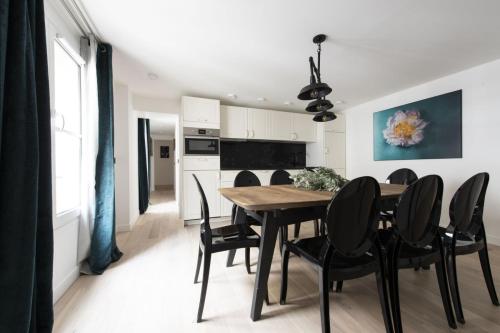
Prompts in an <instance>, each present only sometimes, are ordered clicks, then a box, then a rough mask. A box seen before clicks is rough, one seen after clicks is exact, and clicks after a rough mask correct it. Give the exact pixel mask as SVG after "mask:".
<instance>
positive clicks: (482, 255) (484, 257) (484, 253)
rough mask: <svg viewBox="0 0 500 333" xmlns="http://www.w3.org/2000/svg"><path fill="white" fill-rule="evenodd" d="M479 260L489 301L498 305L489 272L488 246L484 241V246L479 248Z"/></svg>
mask: <svg viewBox="0 0 500 333" xmlns="http://www.w3.org/2000/svg"><path fill="white" fill-rule="evenodd" d="M479 260H480V261H481V268H482V269H483V275H484V280H485V281H486V286H487V287H488V292H489V293H490V298H491V302H492V303H493V304H494V305H496V306H499V305H500V304H499V303H498V297H497V292H496V290H495V284H494V283H493V276H492V274H491V267H490V259H489V256H488V248H487V246H486V242H485V244H484V248H483V249H481V250H479Z"/></svg>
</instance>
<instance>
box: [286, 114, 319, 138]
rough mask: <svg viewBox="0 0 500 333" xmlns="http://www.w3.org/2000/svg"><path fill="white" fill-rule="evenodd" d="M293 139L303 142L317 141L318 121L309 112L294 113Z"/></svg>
mask: <svg viewBox="0 0 500 333" xmlns="http://www.w3.org/2000/svg"><path fill="white" fill-rule="evenodd" d="M292 119H293V134H292V136H293V140H295V141H302V142H315V141H316V127H317V123H316V122H314V121H313V116H312V115H308V114H301V113H298V114H293V117H292Z"/></svg>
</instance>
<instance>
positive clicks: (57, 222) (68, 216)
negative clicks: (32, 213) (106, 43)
mask: <svg viewBox="0 0 500 333" xmlns="http://www.w3.org/2000/svg"><path fill="white" fill-rule="evenodd" d="M55 43H57V44H58V45H59V46H60V47H61V48H62V49H63V50H64V51H65V52H66V53H67V54H68V55H69V56H70V57H71V58H72V59H73V61H74V62H75V63H76V64H77V65H78V66H79V67H80V134H76V133H73V132H70V131H64V130H62V132H66V133H68V134H70V135H73V136H75V137H78V138H79V139H80V161H79V162H80V163H79V164H80V175H79V176H80V180H79V181H80V205H79V206H77V207H74V208H72V209H69V210H66V211H63V212H60V213H57V209H56V207H57V203H56V199H57V193H56V188H57V186H56V166H55V158H54V156H55V142H56V137H55V134H56V131H58V129H57V128H56V126H55V118H56V114H57V110H56V109H55V105H54V106H53V107H52V108H51V118H52V122H51V123H52V125H51V136H52V179H53V182H52V198H53V206H52V207H53V210H54V229H58V228H60V227H62V226H64V225H66V224H68V223H70V222H71V221H74V220H75V218H78V217H79V216H80V214H81V203H82V189H83V186H84V184H83V181H82V170H83V165H82V162H83V161H82V154H83V142H84V140H83V132H84V131H83V130H84V129H83V109H84V108H83V106H84V101H83V98H84V88H85V86H84V84H85V79H84V66H85V64H86V62H85V60H84V59H83V58H82V57H81V56H80V55H79V54H78V53H77V52H76V51H75V50H74V49H73V48H72V47H71V46H70V45H69V43H68V42H67V41H66V40H65V39H64V37H62V36H61V35H60V34H56V36H55V38H53V39H52V46H51V48H52V50H51V51H52V52H51V61H52V73H51V76H52V79H53V84H52V87H53V90H54V93H53V95H52V96H51V98H53V99H54V101H55V67H56V64H55V52H54V47H55ZM54 103H55V102H54Z"/></svg>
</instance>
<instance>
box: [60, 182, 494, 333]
mask: <svg viewBox="0 0 500 333" xmlns="http://www.w3.org/2000/svg"><path fill="white" fill-rule="evenodd" d="M172 200H173V197H172V192H155V193H154V194H153V196H152V206H150V209H149V210H148V212H147V213H146V214H145V215H144V216H143V217H141V219H140V221H138V223H137V225H136V226H135V228H134V230H133V231H132V232H129V233H122V234H119V235H118V244H119V246H120V249H121V250H122V251H123V252H124V256H123V258H122V259H121V260H120V261H119V262H118V263H115V264H114V265H113V266H112V267H110V268H109V269H108V270H107V271H106V272H105V273H104V274H103V275H101V276H82V277H80V278H79V279H78V281H76V282H75V284H74V285H73V286H72V287H71V288H70V289H69V290H68V292H67V293H66V294H65V295H64V296H63V297H62V298H61V299H60V300H59V302H58V303H57V304H56V306H55V311H56V317H55V327H54V332H71V333H83V332H88V333H101V332H102V333H113V332H116V333H128V332H138V333H139V332H141V333H149V332H286V333H292V332H301V333H302V332H320V328H321V327H320V316H319V294H318V285H317V274H316V272H315V271H314V270H313V269H312V268H311V267H309V266H308V265H307V264H306V263H304V262H303V261H302V260H299V259H297V258H294V257H291V258H290V267H289V270H290V271H289V287H288V304H287V305H284V306H282V305H279V302H278V300H279V288H280V282H279V281H280V255H279V253H278V252H277V251H276V253H275V256H274V261H273V266H272V270H271V276H270V280H269V291H270V295H269V297H270V299H271V303H272V304H271V305H270V306H266V305H264V308H263V316H262V319H261V320H260V321H257V322H252V321H251V319H250V306H251V299H252V290H253V283H254V278H255V274H252V275H248V274H247V273H246V270H245V268H244V264H243V262H244V261H243V251H239V252H238V253H237V255H236V260H235V266H233V267H230V268H226V267H225V259H226V255H225V254H216V255H214V256H213V257H212V265H211V272H210V282H209V284H208V293H207V300H206V304H205V312H204V315H203V317H204V319H205V321H204V322H202V323H199V324H196V323H195V317H196V309H197V306H198V299H199V292H200V284H196V285H194V284H193V283H192V281H193V277H194V270H195V263H196V255H197V247H198V239H199V227H198V226H190V227H187V228H185V227H183V223H182V221H180V220H178V219H177V218H176V212H175V202H174V201H172ZM290 232H291V230H290ZM311 234H312V224H311V223H307V224H303V226H302V229H301V236H307V235H311ZM490 256H491V264H492V269H493V273H494V276H495V278H496V282H497V284H496V287H497V290H500V284H499V283H500V248H499V247H493V246H492V247H491V249H490ZM252 258H253V259H252V261H253V267H252V270H253V271H254V272H255V269H256V267H255V264H256V258H257V251H256V250H252ZM459 279H460V285H461V290H462V300H463V304H464V313H465V318H466V321H467V324H466V325H463V326H459V329H458V331H460V332H500V308H498V307H494V306H492V305H491V302H490V299H489V296H488V292H487V290H486V286H485V284H484V280H483V277H482V273H481V268H480V264H479V260H478V258H477V256H475V255H471V256H465V257H460V259H459ZM400 288H401V303H402V316H403V325H404V328H405V332H453V330H451V329H448V326H447V324H446V319H445V315H444V311H443V308H442V303H441V298H440V296H439V293H438V288H437V281H436V276H435V271H434V268H432V269H431V270H430V271H419V272H414V271H413V270H405V271H402V272H401V275H400ZM330 304H331V309H330V311H331V314H330V315H331V322H332V331H334V332H384V326H383V323H382V316H381V313H380V308H379V303H378V298H377V294H376V286H375V279H374V278H373V277H366V278H363V279H359V280H353V281H346V282H345V283H344V290H343V292H342V293H341V294H335V293H332V294H331V296H330Z"/></svg>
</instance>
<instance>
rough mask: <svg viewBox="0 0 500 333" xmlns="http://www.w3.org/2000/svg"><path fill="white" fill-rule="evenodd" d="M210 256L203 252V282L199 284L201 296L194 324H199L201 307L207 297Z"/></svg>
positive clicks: (201, 312) (201, 313)
mask: <svg viewBox="0 0 500 333" xmlns="http://www.w3.org/2000/svg"><path fill="white" fill-rule="evenodd" d="M211 256H212V254H211V253H210V252H205V258H204V260H203V281H202V282H201V295H200V305H199V306H198V317H197V319H196V322H197V323H199V322H201V317H202V315H203V307H204V306H205V298H206V296H207V286H208V275H209V273H210V259H211Z"/></svg>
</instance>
